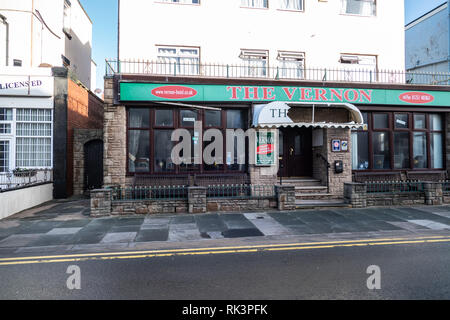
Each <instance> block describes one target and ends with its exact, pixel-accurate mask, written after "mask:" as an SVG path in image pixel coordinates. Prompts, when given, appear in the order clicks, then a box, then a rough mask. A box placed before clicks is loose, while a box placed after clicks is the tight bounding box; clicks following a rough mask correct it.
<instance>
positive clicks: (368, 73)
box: [104, 0, 450, 203]
mask: <svg viewBox="0 0 450 320" xmlns="http://www.w3.org/2000/svg"><path fill="white" fill-rule="evenodd" d="M119 3H120V5H119V50H118V56H119V59H118V60H114V61H109V62H108V65H107V68H108V70H107V76H106V78H105V116H104V119H105V121H104V142H105V149H104V150H105V158H104V184H105V186H117V185H119V186H122V187H125V186H130V185H136V184H140V183H141V184H175V183H185V184H186V183H190V184H192V183H193V184H197V185H211V184H240V183H242V184H252V185H277V184H290V185H294V186H295V191H296V196H297V199H298V201H299V203H301V202H302V201H303V202H306V201H308V200H313V201H314V200H317V199H340V198H343V194H344V183H346V182H352V181H367V180H376V179H381V180H388V179H394V178H395V179H400V180H407V179H413V178H420V175H426V176H433V177H434V178H435V179H440V178H443V177H445V175H446V170H447V168H448V165H447V156H446V151H445V145H446V144H445V140H446V135H445V133H446V130H447V118H448V117H447V112H448V111H449V110H450V109H449V107H450V103H449V99H448V98H449V92H448V87H447V86H437V85H430V84H431V83H432V81H431V80H430V79H431V77H430V78H427V77H422V78H421V79H418V78H415V80H414V81H415V82H414V83H415V84H414V85H413V84H412V83H411V77H412V76H415V75H414V74H411V73H408V72H405V71H404V68H405V64H404V29H403V4H402V2H401V1H395V2H393V1H383V0H378V1H374V0H367V1H366V0H364V1H356V0H343V1H313V0H309V1H308V0H298V1H273V0H272V1H271V0H269V1H265V0H261V1H259V0H258V1H256V0H255V1H247V0H235V1H224V2H220V3H218V2H217V1H208V0H203V1H201V0H200V1H194V0H190V1H188V0H187V1H146V2H142V1H127V2H126V4H125V2H124V1H120V2H119ZM169 17H170V19H168V18H169ZM231 17H232V18H231ZM169 20H170V21H169ZM231 21H232V22H231ZM324 21H326V23H324ZM356 25H357V26H358V27H357V28H355V26H356ZM162 26H167V28H164V27H162ZM142 29H145V30H155V31H154V32H151V33H150V36H149V38H148V39H147V41H134V40H133V39H134V38H133V36H132V35H133V34H136V33H137V32H139V30H142ZM156 30H157V31H156ZM349 35H351V36H349ZM393 70H398V71H393ZM242 132H244V133H246V134H247V136H246V137H245V138H244V139H243V140H241V144H240V145H239V141H240V140H239V139H240V136H239V133H242ZM181 136H182V137H181ZM241 139H242V138H241ZM218 140H220V141H222V144H221V145H219V144H216V142H217V141H218ZM182 143H185V144H184V145H185V146H186V145H187V148H184V149H183V150H182V151H180V150H179V149H177V146H179V145H181V144H182ZM213 146H214V147H213ZM188 149H191V150H188ZM174 150H176V152H174ZM199 150H202V152H203V153H202V152H197V153H196V151H199ZM212 150H213V151H212ZM189 151H191V152H189ZM210 151H211V152H210ZM208 152H210V153H209V154H208ZM208 155H211V156H212V158H213V160H212V161H207V160H206V158H208V157H207V156H208ZM174 156H175V157H174ZM177 156H179V158H178V159H177ZM202 156H203V159H199V158H198V157H200V158H201V157H202ZM180 181H181V182H180Z"/></svg>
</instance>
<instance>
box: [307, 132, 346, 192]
mask: <svg viewBox="0 0 450 320" xmlns="http://www.w3.org/2000/svg"><path fill="white" fill-rule="evenodd" d="M314 130H323V131H322V132H323V144H322V146H316V147H313V177H314V178H316V179H320V180H321V181H322V184H323V185H326V184H327V162H328V163H329V164H330V168H329V171H328V172H329V176H328V184H329V192H330V194H331V196H332V197H333V198H342V197H343V196H344V183H346V182H351V181H352V162H351V160H352V159H351V152H350V150H351V137H350V129H342V128H338V129H334V128H329V129H314ZM336 139H337V140H341V141H343V140H345V141H347V142H348V144H349V145H348V150H347V151H340V152H333V151H332V147H331V143H332V141H333V140H336ZM324 159H326V161H327V162H326V161H325V160H324ZM339 160H340V161H342V162H343V165H344V172H343V173H336V172H335V169H334V168H335V161H339Z"/></svg>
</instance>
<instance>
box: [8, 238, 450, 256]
mask: <svg viewBox="0 0 450 320" xmlns="http://www.w3.org/2000/svg"><path fill="white" fill-rule="evenodd" d="M411 239H412V240H418V239H450V237H449V236H430V237H417V238H411ZM402 240H407V239H405V238H386V239H361V240H342V241H327V242H304V243H287V244H267V245H249V246H230V247H207V248H187V249H161V250H148V251H125V252H106V253H105V252H104V253H83V254H67V255H52V256H31V257H16V258H0V261H13V260H14V261H17V260H29V259H54V258H72V257H96V256H105V255H108V256H120V255H134V254H149V253H165V252H191V251H192V252H195V251H208V250H232V249H257V248H274V247H296V246H307V245H322V244H341V243H359V242H364V243H365V242H381V241H402ZM363 245H365V244H363Z"/></svg>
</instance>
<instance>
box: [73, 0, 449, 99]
mask: <svg viewBox="0 0 450 320" xmlns="http://www.w3.org/2000/svg"><path fill="white" fill-rule="evenodd" d="M216 1H217V0H216ZM219 1H226V0H219ZM334 1H337V0H334ZM390 1H401V0H390ZM404 1H405V24H407V23H409V22H411V21H412V20H414V19H416V18H418V17H420V16H421V15H423V14H425V13H427V12H428V11H430V10H432V9H434V8H435V7H437V6H438V5H440V4H442V3H444V2H445V0H404ZM80 2H81V4H82V5H83V7H84V9H85V10H86V12H87V13H88V15H89V17H90V18H91V20H92V22H93V27H92V47H93V48H92V57H93V60H94V61H95V62H96V63H97V88H100V89H102V90H103V77H104V75H105V59H107V58H116V57H117V0H80Z"/></svg>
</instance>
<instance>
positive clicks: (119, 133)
mask: <svg viewBox="0 0 450 320" xmlns="http://www.w3.org/2000/svg"><path fill="white" fill-rule="evenodd" d="M113 85H114V84H113V79H112V78H105V96H104V101H105V112H104V123H103V135H104V139H103V142H104V157H103V172H104V174H103V176H104V179H103V184H104V186H106V187H108V186H115V185H120V186H122V187H125V184H126V183H125V179H126V177H125V176H126V161H127V159H126V147H127V136H126V128H127V123H126V109H125V106H114V91H113Z"/></svg>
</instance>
